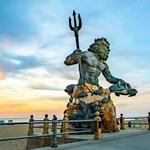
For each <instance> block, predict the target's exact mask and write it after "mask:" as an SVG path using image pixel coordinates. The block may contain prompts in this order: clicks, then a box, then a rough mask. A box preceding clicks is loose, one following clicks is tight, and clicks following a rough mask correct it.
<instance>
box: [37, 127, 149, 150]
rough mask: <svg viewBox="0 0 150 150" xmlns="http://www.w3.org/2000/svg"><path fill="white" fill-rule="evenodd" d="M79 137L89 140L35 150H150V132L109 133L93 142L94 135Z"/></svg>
mask: <svg viewBox="0 0 150 150" xmlns="http://www.w3.org/2000/svg"><path fill="white" fill-rule="evenodd" d="M77 136H78V135H76V137H77ZM74 137H75V136H74ZM78 137H80V138H81V137H82V138H83V137H87V139H88V140H87V141H83V142H76V143H70V144H63V145H58V147H57V148H51V147H45V148H38V149H34V150H52V149H53V150H150V131H144V130H125V131H121V132H118V133H109V134H104V137H103V139H102V140H100V141H95V140H91V139H92V138H91V137H93V135H80V136H78Z"/></svg>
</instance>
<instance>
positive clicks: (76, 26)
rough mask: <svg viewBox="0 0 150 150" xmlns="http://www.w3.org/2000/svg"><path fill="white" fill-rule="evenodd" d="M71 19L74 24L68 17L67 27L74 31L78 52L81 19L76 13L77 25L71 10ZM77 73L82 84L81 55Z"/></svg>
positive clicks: (74, 13)
mask: <svg viewBox="0 0 150 150" xmlns="http://www.w3.org/2000/svg"><path fill="white" fill-rule="evenodd" d="M73 19H74V26H73V25H72V23H71V18H70V17H69V27H70V29H71V30H72V31H74V36H75V41H76V49H77V50H76V51H77V52H78V51H80V46H79V34H78V31H79V30H80V29H81V27H82V21H81V17H80V14H78V20H79V21H78V23H79V25H77V21H76V12H75V11H73ZM80 52H81V51H80ZM79 74H80V80H81V84H83V76H82V64H81V57H79Z"/></svg>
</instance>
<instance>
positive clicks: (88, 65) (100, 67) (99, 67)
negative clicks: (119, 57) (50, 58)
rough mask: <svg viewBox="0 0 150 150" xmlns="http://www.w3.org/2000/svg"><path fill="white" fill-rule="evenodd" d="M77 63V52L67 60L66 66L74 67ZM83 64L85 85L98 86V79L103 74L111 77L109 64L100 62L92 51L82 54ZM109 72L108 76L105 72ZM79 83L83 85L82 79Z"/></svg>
mask: <svg viewBox="0 0 150 150" xmlns="http://www.w3.org/2000/svg"><path fill="white" fill-rule="evenodd" d="M77 63H78V59H77V55H76V53H75V52H74V53H72V54H71V55H69V56H68V57H67V58H66V60H65V64H66V65H73V64H77ZM81 63H82V79H83V81H82V82H83V83H90V84H94V85H98V77H99V76H100V74H101V72H102V73H103V75H104V76H105V77H106V78H107V77H109V76H110V75H111V74H110V73H109V69H108V67H107V64H106V63H105V62H104V61H100V60H98V58H97V57H96V55H95V53H92V52H90V51H85V52H82V57H81ZM107 70H108V73H107V74H106V73H105V72H107ZM105 74H106V75H105ZM79 83H81V79H79Z"/></svg>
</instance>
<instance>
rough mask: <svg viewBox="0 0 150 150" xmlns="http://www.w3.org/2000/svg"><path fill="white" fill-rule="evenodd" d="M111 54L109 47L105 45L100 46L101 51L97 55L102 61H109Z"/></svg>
mask: <svg viewBox="0 0 150 150" xmlns="http://www.w3.org/2000/svg"><path fill="white" fill-rule="evenodd" d="M109 52H110V49H109V46H108V45H105V44H100V45H99V50H98V51H97V53H98V56H99V58H100V59H101V60H104V61H106V60H107V59H108V56H109Z"/></svg>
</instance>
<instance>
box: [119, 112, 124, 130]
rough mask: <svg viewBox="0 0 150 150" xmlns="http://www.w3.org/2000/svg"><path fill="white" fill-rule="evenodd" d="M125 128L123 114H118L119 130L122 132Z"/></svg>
mask: <svg viewBox="0 0 150 150" xmlns="http://www.w3.org/2000/svg"><path fill="white" fill-rule="evenodd" d="M124 129H125V126H124V117H123V114H120V130H124Z"/></svg>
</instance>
